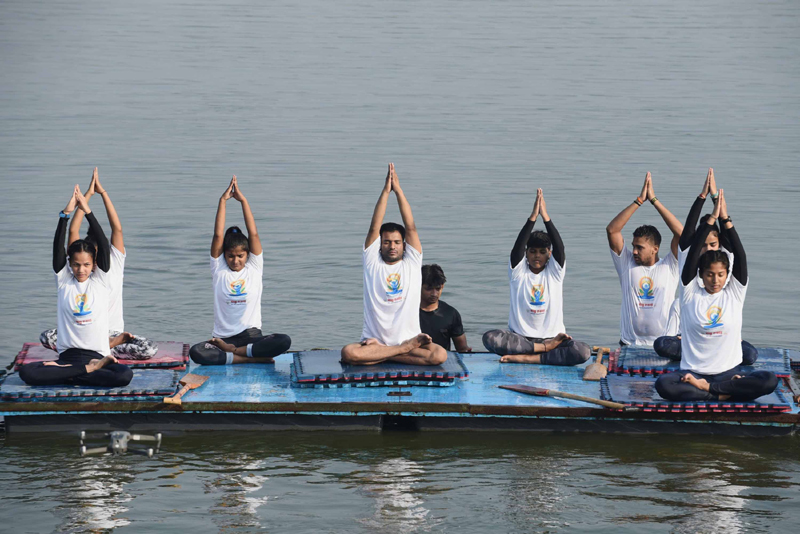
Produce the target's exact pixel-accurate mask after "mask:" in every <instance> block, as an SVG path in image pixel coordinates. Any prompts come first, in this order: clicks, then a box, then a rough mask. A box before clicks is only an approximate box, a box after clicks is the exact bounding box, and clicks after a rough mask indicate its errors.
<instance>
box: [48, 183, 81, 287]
mask: <svg viewBox="0 0 800 534" xmlns="http://www.w3.org/2000/svg"><path fill="white" fill-rule="evenodd" d="M77 190H78V185H77V184H75V188H74V189H73V190H72V196H71V197H69V202H67V207H65V208H64V209H63V210H61V213H62V214H63V216H59V218H58V226H56V235H55V237H54V238H53V272H56V273H59V272H61V269H63V268H64V266H65V265H66V264H67V250H66V249H65V248H64V238H65V237H66V235H67V219H68V218H69V214H70V213H72V212H73V211H75V206H76V205H77V204H78V200H77V199H76V198H75V191H77Z"/></svg>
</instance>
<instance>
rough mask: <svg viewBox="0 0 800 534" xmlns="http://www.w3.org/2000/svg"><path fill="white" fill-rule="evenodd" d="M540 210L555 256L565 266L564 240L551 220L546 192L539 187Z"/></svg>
mask: <svg viewBox="0 0 800 534" xmlns="http://www.w3.org/2000/svg"><path fill="white" fill-rule="evenodd" d="M539 211H540V212H541V214H542V220H543V221H544V227H545V228H546V229H547V235H548V236H550V242H551V243H552V244H553V258H554V259H555V260H556V261H557V262H558V264H559V265H560V266H562V267H563V266H564V262H565V261H566V259H567V257H566V254H565V253H564V242H563V241H561V234H559V233H558V230H556V225H555V224H553V221H551V220H550V216H549V215H548V214H547V203H545V201H544V193H543V192H542V190H541V189H539Z"/></svg>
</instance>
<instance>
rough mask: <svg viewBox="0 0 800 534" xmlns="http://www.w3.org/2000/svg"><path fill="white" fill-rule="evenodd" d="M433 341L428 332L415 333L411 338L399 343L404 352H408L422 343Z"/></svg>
mask: <svg viewBox="0 0 800 534" xmlns="http://www.w3.org/2000/svg"><path fill="white" fill-rule="evenodd" d="M428 343H433V339H431V336H429V335H428V334H417V335H416V336H414V337H412V338H411V339H407V340H405V341H403V342H402V343H401V344H400V347H402V348H403V349H404V352H405V353H409V352H411V351H412V350H414V349H418V348H420V347H421V346H422V345H427V344H428Z"/></svg>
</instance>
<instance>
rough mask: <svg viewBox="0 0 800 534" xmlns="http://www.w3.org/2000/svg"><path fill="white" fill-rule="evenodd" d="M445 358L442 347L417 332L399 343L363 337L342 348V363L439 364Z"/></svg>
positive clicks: (444, 351)
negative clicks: (392, 343) (357, 341)
mask: <svg viewBox="0 0 800 534" xmlns="http://www.w3.org/2000/svg"><path fill="white" fill-rule="evenodd" d="M446 360H447V351H446V350H444V347H441V346H439V345H437V344H436V343H433V341H432V340H431V337H430V336H429V335H428V334H418V335H416V336H415V337H412V338H411V339H407V340H406V341H404V342H402V343H401V344H399V345H384V344H383V343H381V342H379V341H378V340H377V339H372V338H370V339H365V340H364V341H362V342H360V343H350V344H349V345H345V346H344V347H343V348H342V363H347V364H350V365H375V364H376V363H381V362H385V361H392V362H398V363H407V364H411V365H441V364H443V363H444V362H445V361H446Z"/></svg>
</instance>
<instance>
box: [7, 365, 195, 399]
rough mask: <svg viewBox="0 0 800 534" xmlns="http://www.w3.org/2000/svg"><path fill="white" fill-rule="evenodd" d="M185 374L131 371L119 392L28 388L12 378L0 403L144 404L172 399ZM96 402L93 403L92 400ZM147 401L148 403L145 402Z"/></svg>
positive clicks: (43, 387) (9, 377)
mask: <svg viewBox="0 0 800 534" xmlns="http://www.w3.org/2000/svg"><path fill="white" fill-rule="evenodd" d="M184 374H185V373H183V372H181V371H172V370H166V369H134V370H133V379H132V380H131V383H130V384H128V385H127V386H125V387H119V388H101V387H97V386H79V385H75V386H68V385H57V386H29V385H27V384H26V383H25V382H23V381H22V380H21V379H20V377H19V375H17V374H12V375H9V376H7V377H6V379H5V380H4V381H3V383H2V384H0V399H2V400H4V401H29V400H37V399H38V400H46V401H53V400H70V401H88V400H93V399H94V398H95V397H103V398H114V399H116V398H124V399H125V400H145V398H147V397H163V396H166V395H173V394H174V393H175V391H176V387H177V385H178V380H179V379H180V377H181V376H183V375H184ZM95 400H96V399H95ZM147 400H149V399H147Z"/></svg>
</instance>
